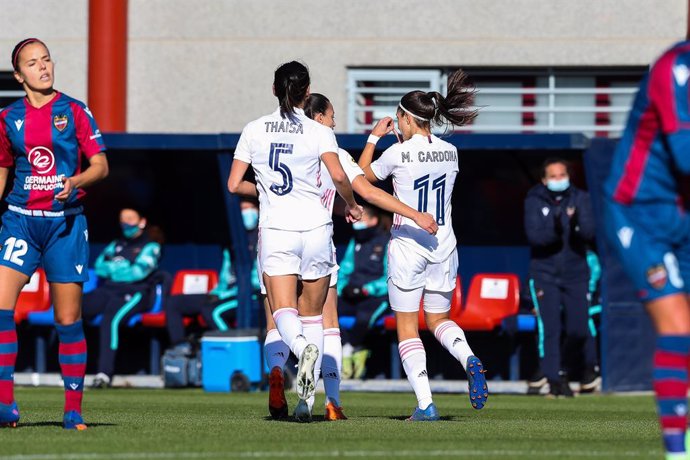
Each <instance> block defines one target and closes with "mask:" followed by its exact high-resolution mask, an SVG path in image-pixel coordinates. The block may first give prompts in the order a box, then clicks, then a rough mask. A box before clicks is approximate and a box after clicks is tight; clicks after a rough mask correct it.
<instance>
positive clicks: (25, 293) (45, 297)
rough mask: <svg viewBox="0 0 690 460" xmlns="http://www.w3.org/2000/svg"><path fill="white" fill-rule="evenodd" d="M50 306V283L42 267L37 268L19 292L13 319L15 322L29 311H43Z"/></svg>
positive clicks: (24, 316) (25, 317) (23, 319)
mask: <svg viewBox="0 0 690 460" xmlns="http://www.w3.org/2000/svg"><path fill="white" fill-rule="evenodd" d="M49 308H50V285H49V284H48V279H47V278H46V274H45V272H44V271H43V269H41V268H39V269H37V270H36V271H35V272H34V274H33V275H31V278H29V282H28V283H26V285H25V286H24V288H22V292H20V293H19V298H18V299H17V305H16V308H15V310H14V320H15V322H16V323H17V324H19V323H21V322H22V321H25V320H26V319H27V318H28V316H29V312H32V311H43V310H48V309H49Z"/></svg>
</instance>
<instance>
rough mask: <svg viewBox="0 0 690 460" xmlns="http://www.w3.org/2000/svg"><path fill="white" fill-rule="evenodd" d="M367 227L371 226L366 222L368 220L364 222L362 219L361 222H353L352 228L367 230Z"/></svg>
mask: <svg viewBox="0 0 690 460" xmlns="http://www.w3.org/2000/svg"><path fill="white" fill-rule="evenodd" d="M367 228H369V226H368V225H367V224H366V222H362V221H361V220H360V221H359V222H353V223H352V230H354V231H357V230H366V229H367Z"/></svg>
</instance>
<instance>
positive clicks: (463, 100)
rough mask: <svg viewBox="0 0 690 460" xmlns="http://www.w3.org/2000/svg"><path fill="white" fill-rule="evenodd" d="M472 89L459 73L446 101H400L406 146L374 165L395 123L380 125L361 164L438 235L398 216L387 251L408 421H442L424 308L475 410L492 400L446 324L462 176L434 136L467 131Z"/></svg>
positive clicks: (412, 95) (454, 329) (473, 360)
mask: <svg viewBox="0 0 690 460" xmlns="http://www.w3.org/2000/svg"><path fill="white" fill-rule="evenodd" d="M473 99H474V89H473V88H470V87H468V83H467V81H466V76H465V74H464V73H463V72H462V71H460V70H458V71H456V72H455V73H453V74H452V75H450V77H449V78H448V95H447V96H446V97H443V96H442V95H441V94H439V93H437V92H429V93H425V92H423V91H412V92H409V93H407V94H406V95H405V96H403V98H402V99H401V101H400V104H399V105H398V109H397V117H398V126H399V127H400V130H401V131H402V137H403V140H404V142H402V143H399V144H394V145H392V146H391V147H389V148H388V149H387V150H386V151H385V152H383V154H381V157H380V158H379V159H378V160H376V161H375V162H373V163H372V157H373V154H374V148H375V145H376V141H378V139H379V138H380V137H381V136H383V135H385V134H387V133H388V132H390V131H392V130H394V125H393V120H392V119H391V118H384V119H383V120H381V121H379V122H378V123H377V124H376V126H374V129H373V130H372V135H371V136H370V137H369V140H368V142H367V145H366V147H365V148H364V151H363V152H362V156H361V157H360V160H359V165H360V166H361V167H362V169H363V170H364V173H365V175H366V177H367V179H369V180H370V181H371V182H376V181H379V180H384V179H386V178H388V177H392V178H393V188H394V190H395V196H396V197H397V198H398V199H400V201H402V202H403V203H405V204H407V205H409V206H412V207H416V208H417V209H418V210H419V211H428V212H430V213H431V214H433V215H435V216H436V222H437V223H438V226H439V230H438V232H437V233H436V235H430V234H429V233H427V232H425V231H424V230H422V229H421V228H419V227H418V226H417V224H415V222H413V221H412V220H410V219H408V218H405V217H402V216H400V215H397V214H396V215H395V216H394V221H393V228H392V229H391V242H390V244H389V247H388V295H389V299H390V304H391V308H392V309H393V311H394V312H395V316H396V320H397V328H398V341H399V346H398V349H399V352H400V359H401V360H402V363H403V367H404V369H405V372H406V373H407V379H408V380H409V382H410V384H411V385H412V388H413V389H414V391H415V394H416V396H417V402H418V405H417V408H416V409H415V411H414V413H413V414H412V416H411V417H410V418H409V419H408V420H411V421H432V420H438V419H439V415H438V412H437V410H436V406H435V405H434V404H433V401H432V398H431V389H430V387H429V379H428V376H427V370H426V352H425V350H424V345H423V344H422V341H421V340H420V339H419V330H418V326H419V325H418V319H417V316H418V312H419V303H420V300H422V298H423V299H424V314H425V319H426V324H427V325H428V326H429V330H430V331H432V332H433V333H434V336H435V337H436V338H437V339H438V341H439V342H441V344H442V345H443V346H444V347H445V348H446V349H447V350H448V351H449V352H450V353H451V354H452V355H453V356H454V357H455V358H456V359H457V360H458V361H460V363H461V364H462V366H463V367H464V368H465V370H466V371H467V377H468V380H469V387H470V388H469V389H470V401H471V403H472V407H474V408H475V409H481V408H482V407H484V403H485V402H486V398H487V396H488V389H487V386H486V380H485V379H484V375H483V374H484V369H483V366H482V363H481V361H479V359H478V358H477V357H476V356H474V353H472V350H471V349H470V347H469V345H468V344H467V339H466V338H465V333H464V332H463V330H462V329H460V327H458V325H457V324H456V323H455V322H454V321H451V320H450V319H449V311H450V304H451V296H452V293H453V290H454V289H455V284H456V278H457V272H458V254H457V249H456V245H457V242H456V240H455V234H454V232H453V226H452V216H451V213H452V206H451V196H452V192H453V186H454V185H455V178H456V176H457V174H458V152H457V149H456V148H455V146H453V145H452V144H449V143H448V142H445V141H443V140H442V139H439V138H438V137H436V136H434V135H433V134H431V124H432V123H435V124H439V125H440V124H444V123H448V124H452V125H456V126H462V125H464V124H466V123H468V122H469V121H471V120H472V119H473V118H474V117H475V116H476V112H475V111H473V110H470V109H469V107H470V106H471V105H472V102H473Z"/></svg>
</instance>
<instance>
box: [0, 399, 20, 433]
mask: <svg viewBox="0 0 690 460" xmlns="http://www.w3.org/2000/svg"><path fill="white" fill-rule="evenodd" d="M17 423H19V407H17V402H16V401H13V402H12V404H0V428H16V427H17Z"/></svg>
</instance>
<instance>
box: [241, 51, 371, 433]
mask: <svg viewBox="0 0 690 460" xmlns="http://www.w3.org/2000/svg"><path fill="white" fill-rule="evenodd" d="M309 85H310V78H309V71H308V70H307V68H306V67H305V66H304V65H303V64H301V63H299V62H294V61H293V62H289V63H287V64H283V65H281V66H280V67H278V69H277V70H276V72H275V75H274V81H273V93H274V94H275V96H276V97H277V98H278V101H279V104H280V107H279V108H278V109H277V110H276V111H275V112H273V113H272V114H270V115H266V116H264V117H261V118H259V119H258V120H255V121H253V122H251V123H249V124H248V125H247V126H246V127H245V128H244V130H243V131H242V135H241V136H240V140H239V141H238V143H237V148H236V150H235V159H234V161H233V164H232V169H231V171H230V177H229V178H228V189H229V190H230V192H232V193H240V194H245V195H256V194H257V189H258V195H259V204H260V209H261V214H260V217H259V245H258V246H259V248H258V258H259V266H260V267H261V271H262V274H261V276H262V277H263V281H264V285H265V286H266V293H267V295H268V301H269V304H270V306H271V310H272V311H273V319H274V321H275V323H276V326H277V328H278V331H279V332H280V335H281V337H282V338H283V340H284V341H285V343H287V344H288V345H289V346H290V349H291V350H292V352H293V353H294V354H295V356H297V357H298V358H299V364H298V369H297V395H298V397H299V399H300V401H299V403H298V405H297V408H296V409H295V415H296V418H297V420H299V421H310V420H311V412H310V408H309V407H308V404H307V400H308V399H309V398H310V397H311V396H312V395H313V394H314V390H315V379H314V368H315V366H317V365H319V363H318V358H319V352H318V350H319V349H321V348H323V343H322V342H323V332H321V334H320V335H318V334H317V335H318V337H315V338H314V340H315V341H317V342H319V343H317V344H314V343H309V342H308V341H307V339H306V338H305V335H304V331H303V328H302V322H301V321H300V318H299V317H298V313H299V315H300V316H301V317H302V321H308V322H312V321H313V322H314V323H315V324H317V325H318V323H321V331H323V323H322V321H323V319H322V316H321V314H322V309H323V304H324V301H325V299H326V294H327V291H328V284H329V280H330V275H331V273H333V272H334V271H335V270H337V264H336V263H335V259H334V257H333V249H332V247H331V235H332V233H333V224H332V223H331V216H330V214H329V213H328V210H327V209H326V208H325V207H324V206H323V205H322V204H321V191H320V189H319V172H320V170H321V162H323V164H324V165H325V166H326V168H327V169H328V172H329V174H330V176H331V178H332V179H333V182H334V184H335V186H336V188H337V190H338V193H339V194H340V195H341V196H342V197H343V199H344V200H345V202H346V204H347V207H346V215H347V218H348V219H349V220H351V221H356V220H359V219H360V218H361V215H362V208H361V206H358V205H357V203H356V202H355V199H354V196H353V193H352V187H351V185H350V181H349V180H348V179H347V176H346V175H345V172H344V171H343V168H342V166H341V165H340V161H339V160H338V154H337V152H338V145H337V143H336V141H335V135H334V134H333V131H332V130H331V129H329V128H327V127H325V126H323V125H321V124H319V123H317V122H315V121H314V120H311V119H310V118H309V117H307V116H306V115H305V114H304V110H303V108H304V104H305V101H306V99H307V97H308V96H309ZM250 164H251V165H252V167H253V168H254V173H255V175H256V182H257V183H256V185H254V184H252V183H250V182H247V181H244V180H243V178H244V174H245V173H246V171H247V169H248V167H249V165H250ZM298 282H301V285H302V295H301V297H300V302H299V304H298V301H297V285H298ZM317 329H318V328H317ZM310 337H311V336H310Z"/></svg>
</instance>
